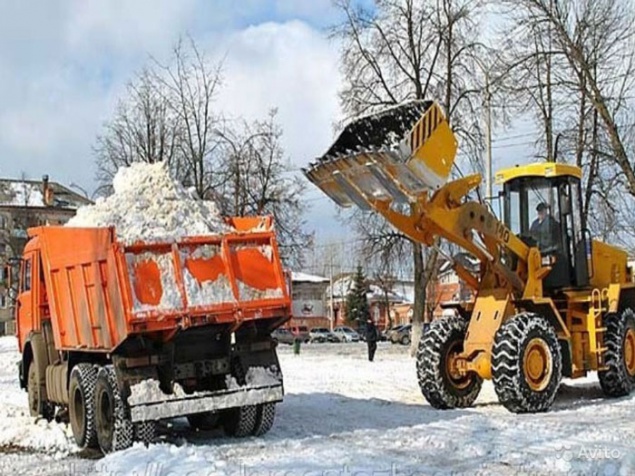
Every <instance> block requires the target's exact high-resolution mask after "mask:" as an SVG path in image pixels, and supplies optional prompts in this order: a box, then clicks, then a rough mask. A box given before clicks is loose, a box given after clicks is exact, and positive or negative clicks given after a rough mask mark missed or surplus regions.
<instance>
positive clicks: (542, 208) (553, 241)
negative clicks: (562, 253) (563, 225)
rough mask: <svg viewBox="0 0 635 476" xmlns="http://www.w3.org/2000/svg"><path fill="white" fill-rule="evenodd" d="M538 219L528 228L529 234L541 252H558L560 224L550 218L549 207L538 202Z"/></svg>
mask: <svg viewBox="0 0 635 476" xmlns="http://www.w3.org/2000/svg"><path fill="white" fill-rule="evenodd" d="M536 212H537V213H538V217H537V218H536V219H535V220H534V222H533V223H532V224H531V227H530V228H529V234H530V235H531V237H532V238H533V239H534V240H536V243H538V248H539V249H540V251H543V252H554V251H559V250H560V224H559V223H558V222H557V221H556V220H555V219H554V218H553V217H552V216H551V213H550V211H549V205H547V204H546V203H545V202H540V203H539V204H538V206H537V207H536Z"/></svg>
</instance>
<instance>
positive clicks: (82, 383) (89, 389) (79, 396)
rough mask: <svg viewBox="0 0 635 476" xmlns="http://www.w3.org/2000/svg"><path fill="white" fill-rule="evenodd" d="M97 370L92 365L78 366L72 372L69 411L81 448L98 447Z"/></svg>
mask: <svg viewBox="0 0 635 476" xmlns="http://www.w3.org/2000/svg"><path fill="white" fill-rule="evenodd" d="M96 383H97V369H96V368H95V366H94V365H92V364H78V365H76V366H75V367H73V370H72V371H71V382H70V384H69V388H68V398H69V403H68V411H69V418H70V423H71V429H72V430H73V436H74V437H75V442H76V443H77V446H79V447H80V448H82V449H83V448H95V447H97V433H96V431H95V403H94V402H95V384H96Z"/></svg>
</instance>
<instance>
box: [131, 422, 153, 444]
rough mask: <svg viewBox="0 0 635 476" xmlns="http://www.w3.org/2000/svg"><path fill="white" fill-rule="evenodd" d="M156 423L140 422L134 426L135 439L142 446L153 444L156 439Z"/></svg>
mask: <svg viewBox="0 0 635 476" xmlns="http://www.w3.org/2000/svg"><path fill="white" fill-rule="evenodd" d="M157 426H158V425H157V422H156V421H141V422H139V423H135V424H134V432H135V439H136V440H137V441H140V442H141V443H143V444H144V445H146V446H147V445H149V444H150V443H152V442H154V440H155V439H156V437H157Z"/></svg>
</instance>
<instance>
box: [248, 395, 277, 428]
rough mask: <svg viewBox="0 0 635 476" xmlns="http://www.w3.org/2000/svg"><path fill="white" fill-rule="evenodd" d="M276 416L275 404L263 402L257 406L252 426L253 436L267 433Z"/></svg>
mask: <svg viewBox="0 0 635 476" xmlns="http://www.w3.org/2000/svg"><path fill="white" fill-rule="evenodd" d="M275 418H276V404H275V403H263V404H261V405H258V407H257V415H256V425H255V426H254V432H253V435H254V436H262V435H264V434H265V433H268V432H269V430H271V427H272V426H273V421H274V420H275Z"/></svg>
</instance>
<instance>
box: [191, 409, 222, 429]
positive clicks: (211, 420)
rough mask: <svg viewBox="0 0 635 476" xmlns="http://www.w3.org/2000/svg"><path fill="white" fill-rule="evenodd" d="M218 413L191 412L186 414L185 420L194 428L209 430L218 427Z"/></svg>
mask: <svg viewBox="0 0 635 476" xmlns="http://www.w3.org/2000/svg"><path fill="white" fill-rule="evenodd" d="M219 421H220V414H219V413H218V412H203V413H193V414H191V415H188V416H187V422H188V423H189V424H190V427H191V428H192V429H194V430H203V431H209V430H213V429H215V428H216V427H218V425H219Z"/></svg>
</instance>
